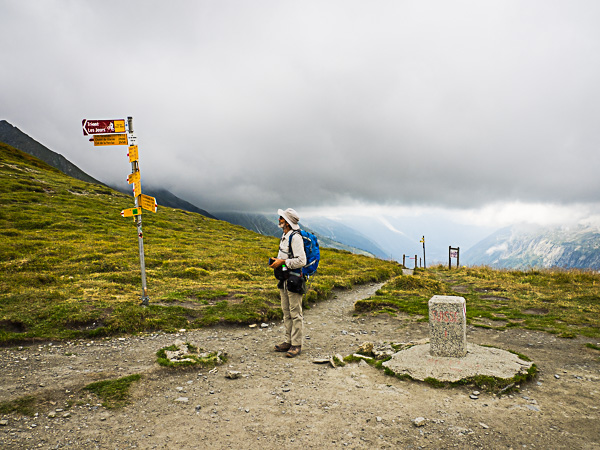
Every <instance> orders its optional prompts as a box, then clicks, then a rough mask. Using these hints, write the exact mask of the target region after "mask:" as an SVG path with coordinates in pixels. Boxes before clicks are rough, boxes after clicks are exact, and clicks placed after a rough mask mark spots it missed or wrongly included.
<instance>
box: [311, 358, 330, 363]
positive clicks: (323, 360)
mask: <svg viewBox="0 0 600 450" xmlns="http://www.w3.org/2000/svg"><path fill="white" fill-rule="evenodd" d="M329 361H330V359H329V358H315V359H313V363H315V364H327V363H328V362H329Z"/></svg>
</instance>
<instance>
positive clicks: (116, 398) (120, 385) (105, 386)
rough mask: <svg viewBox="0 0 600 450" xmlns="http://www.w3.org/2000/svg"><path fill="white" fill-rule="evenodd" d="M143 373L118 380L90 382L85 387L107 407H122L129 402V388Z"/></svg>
mask: <svg viewBox="0 0 600 450" xmlns="http://www.w3.org/2000/svg"><path fill="white" fill-rule="evenodd" d="M140 378H141V375H139V374H134V375H129V376H126V377H122V378H118V379H116V380H103V381H97V382H95V383H91V384H88V385H87V386H85V387H84V388H83V389H84V390H87V391H90V392H92V393H94V394H96V395H97V396H98V398H100V400H101V401H102V406H104V407H105V408H107V409H115V408H121V407H123V406H125V405H127V403H128V402H129V389H130V388H131V385H132V384H133V383H134V382H136V381H139V380H140Z"/></svg>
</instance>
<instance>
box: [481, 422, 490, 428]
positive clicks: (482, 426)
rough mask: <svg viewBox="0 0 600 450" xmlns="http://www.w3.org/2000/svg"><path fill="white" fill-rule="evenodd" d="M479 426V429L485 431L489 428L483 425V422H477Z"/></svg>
mask: <svg viewBox="0 0 600 450" xmlns="http://www.w3.org/2000/svg"><path fill="white" fill-rule="evenodd" d="M479 426H480V427H481V428H484V429H486V430H487V429H488V428H490V427H489V426H487V425H486V424H485V423H483V422H479Z"/></svg>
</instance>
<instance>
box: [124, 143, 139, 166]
mask: <svg viewBox="0 0 600 450" xmlns="http://www.w3.org/2000/svg"><path fill="white" fill-rule="evenodd" d="M127 156H129V162H134V161H137V160H139V157H138V146H137V145H130V146H129V153H127Z"/></svg>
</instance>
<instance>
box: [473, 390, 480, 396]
mask: <svg viewBox="0 0 600 450" xmlns="http://www.w3.org/2000/svg"><path fill="white" fill-rule="evenodd" d="M479 394H481V392H479V391H473V395H479Z"/></svg>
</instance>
